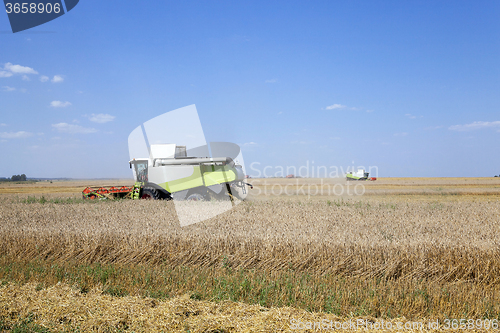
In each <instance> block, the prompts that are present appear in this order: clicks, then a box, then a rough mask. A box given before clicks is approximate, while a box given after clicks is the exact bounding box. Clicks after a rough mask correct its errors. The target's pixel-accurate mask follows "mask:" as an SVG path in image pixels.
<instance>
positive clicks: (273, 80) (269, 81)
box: [266, 79, 278, 83]
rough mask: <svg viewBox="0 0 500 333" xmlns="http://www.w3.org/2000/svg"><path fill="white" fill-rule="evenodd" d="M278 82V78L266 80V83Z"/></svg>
mask: <svg viewBox="0 0 500 333" xmlns="http://www.w3.org/2000/svg"><path fill="white" fill-rule="evenodd" d="M276 82H278V79H270V80H266V83H276Z"/></svg>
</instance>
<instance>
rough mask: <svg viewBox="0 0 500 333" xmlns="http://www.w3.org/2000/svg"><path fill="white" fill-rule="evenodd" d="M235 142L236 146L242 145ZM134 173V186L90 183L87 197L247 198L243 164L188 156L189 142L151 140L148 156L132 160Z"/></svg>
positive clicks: (201, 199)
mask: <svg viewBox="0 0 500 333" xmlns="http://www.w3.org/2000/svg"><path fill="white" fill-rule="evenodd" d="M224 144H225V145H233V146H234V149H236V148H237V149H238V151H239V147H238V146H237V145H236V144H231V143H224ZM129 164H130V168H131V169H132V170H133V173H134V180H135V184H134V186H131V187H128V186H122V187H115V186H111V187H99V188H91V187H87V188H86V189H84V190H83V193H82V194H83V198H85V199H117V198H128V199H133V200H137V199H153V200H161V199H164V200H171V199H175V200H190V201H206V200H212V199H215V200H225V199H228V197H229V199H230V200H231V201H233V197H236V198H237V199H240V200H244V199H245V198H246V196H247V194H248V191H247V187H250V188H253V187H252V185H250V184H247V183H245V182H243V180H244V179H245V175H244V173H243V169H242V166H241V165H238V164H236V163H235V161H233V159H232V158H230V157H224V156H223V157H214V158H210V157H191V156H187V152H186V146H177V145H176V144H152V145H151V147H150V152H149V158H144V157H137V158H134V159H132V160H131V161H129Z"/></svg>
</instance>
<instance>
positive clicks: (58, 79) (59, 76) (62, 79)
mask: <svg viewBox="0 0 500 333" xmlns="http://www.w3.org/2000/svg"><path fill="white" fill-rule="evenodd" d="M63 81H64V78H63V77H62V76H61V75H54V78H53V79H52V80H50V82H52V83H59V82H63Z"/></svg>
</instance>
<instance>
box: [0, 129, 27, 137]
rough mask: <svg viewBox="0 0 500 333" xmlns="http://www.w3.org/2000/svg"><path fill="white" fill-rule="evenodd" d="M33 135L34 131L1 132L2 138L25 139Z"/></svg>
mask: <svg viewBox="0 0 500 333" xmlns="http://www.w3.org/2000/svg"><path fill="white" fill-rule="evenodd" d="M30 136H33V133H30V132H25V131H19V132H1V133H0V138H2V139H24V138H29V137H30Z"/></svg>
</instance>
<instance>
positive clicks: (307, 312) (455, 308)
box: [0, 179, 500, 332]
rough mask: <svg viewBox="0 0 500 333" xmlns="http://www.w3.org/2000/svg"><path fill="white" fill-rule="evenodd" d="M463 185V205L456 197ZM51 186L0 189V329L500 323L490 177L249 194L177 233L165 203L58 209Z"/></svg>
mask: <svg viewBox="0 0 500 333" xmlns="http://www.w3.org/2000/svg"><path fill="white" fill-rule="evenodd" d="M268 181H271V180H268ZM276 181H277V182H283V181H284V180H276ZM303 181H304V182H305V183H309V184H312V183H315V182H316V183H317V180H309V179H307V180H303ZM289 182H290V183H289V184H293V183H292V182H295V180H291V181H289ZM399 182H404V183H405V184H406V186H409V187H410V188H409V189H405V187H404V186H403V187H400V186H399ZM466 182H469V183H468V184H471V186H472V187H473V188H474V191H476V192H477V194H476V195H472V194H471V191H470V190H467V191H465V190H463V191H462V190H460V189H462V188H466V186H464V187H460V188H459V189H458V190H457V187H456V186H455V185H456V184H457V183H458V184H459V185H465V184H464V183H466ZM254 183H256V185H258V184H257V183H258V181H254ZM415 184H416V185H415ZM426 184H427V185H426ZM51 185H52V188H50V189H49V190H48V191H46V192H43V191H40V190H39V189H37V191H36V195H37V197H36V198H34V197H31V198H28V197H26V194H27V191H26V190H25V189H23V191H19V192H16V191H12V185H6V186H5V187H4V188H0V193H4V194H3V195H1V196H0V202H1V205H0V220H1V221H2V223H1V224H0V280H1V281H2V284H3V285H4V287H2V289H0V320H1V321H0V324H1V325H3V326H4V328H9V327H10V328H13V327H17V326H19V325H31V324H33V325H35V324H36V325H41V326H43V327H48V328H50V330H56V331H57V330H59V331H63V330H70V329H74V328H76V327H79V330H80V331H113V330H116V331H120V330H121V331H134V332H137V331H161V330H163V331H165V332H187V331H189V332H256V331H260V332H275V331H276V332H281V331H294V330H292V329H291V325H290V321H291V320H292V319H297V320H302V321H311V320H317V319H318V318H319V319H332V318H334V319H335V318H336V320H341V321H345V320H348V319H349V318H364V319H367V320H370V321H381V320H388V319H390V320H392V321H395V320H424V319H425V320H428V319H441V320H444V319H446V318H458V319H460V318H467V319H485V318H488V319H500V301H499V300H500V247H499V244H500V181H497V180H496V179H489V180H486V179H476V180H472V179H465V180H464V179H461V180H455V181H450V180H448V179H444V180H435V179H431V180H429V179H426V180H422V179H406V180H382V181H381V182H380V183H377V182H373V183H366V193H365V195H364V196H358V197H342V198H339V197H335V196H327V195H319V196H310V197H309V196H307V195H295V196H289V197H288V196H283V195H281V196H272V195H269V196H266V195H265V194H264V192H261V195H260V196H257V197H254V198H252V199H251V200H249V201H247V202H244V203H241V204H240V205H238V206H236V208H235V209H233V210H231V211H229V212H226V213H224V214H222V215H219V216H217V217H215V218H213V219H211V220H208V221H206V222H202V223H198V224H194V225H190V226H187V227H183V228H181V227H180V226H179V223H178V221H177V219H176V216H175V213H174V209H173V203H172V202H165V201H156V202H155V201H140V202H133V201H127V200H122V201H115V202H106V201H95V202H83V201H82V200H79V199H71V198H70V199H64V200H59V199H55V198H57V197H68V196H69V197H71V196H79V195H78V193H75V192H65V193H66V195H63V193H59V194H60V195H59V196H58V193H57V191H54V190H53V189H54V187H53V186H54V185H53V184H51ZM9 186H10V187H9ZM259 186H261V189H262V188H263V186H267V185H259ZM271 186H272V185H271ZM370 186H371V187H372V188H370ZM373 186H377V188H373ZM411 186H418V189H416V190H415V191H414V189H412V188H411ZM436 186H437V187H438V190H436V189H435V187H436ZM7 187H9V191H3V190H4V189H5V188H7ZM68 187H74V188H78V186H75V184H71V186H68ZM256 188H257V187H256ZM394 188H396V190H395V191H397V193H394V192H393V189H394ZM439 188H440V189H439ZM81 189H82V188H81V187H80V190H81ZM410 190H411V191H410ZM377 191H378V192H377ZM380 191H385V192H380ZM435 192H437V193H439V194H436V193H435ZM68 193H69V194H68ZM298 194H300V193H298ZM40 195H44V196H45V197H44V199H43V200H40ZM50 295H52V296H50ZM54 295H55V296H54ZM49 296H50V297H49ZM51 297H52V298H51ZM54 297H55V298H54ZM44 300H45V301H44ZM227 300H229V301H231V302H228V301H227ZM234 302H242V303H244V304H241V303H234ZM151 304H153V305H151ZM245 304H246V305H245ZM252 304H253V305H252ZM48 309H50V310H48ZM179 309H180V310H179ZM27 322H30V323H28V324H26V323H27ZM16 325H17V326H16Z"/></svg>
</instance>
